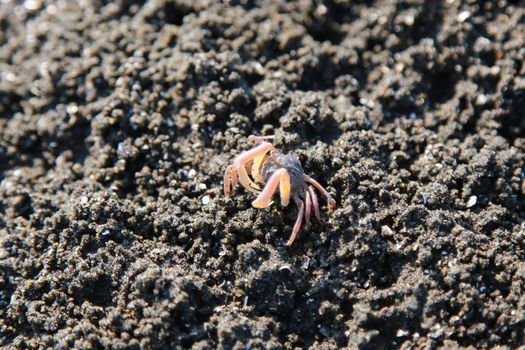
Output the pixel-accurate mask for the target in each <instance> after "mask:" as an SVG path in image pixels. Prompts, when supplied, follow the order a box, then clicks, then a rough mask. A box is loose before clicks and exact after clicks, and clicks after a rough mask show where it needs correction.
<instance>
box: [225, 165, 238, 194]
mask: <svg viewBox="0 0 525 350" xmlns="http://www.w3.org/2000/svg"><path fill="white" fill-rule="evenodd" d="M230 181H232V182H233V186H235V185H237V171H235V167H234V166H233V165H229V166H228V167H227V168H226V171H225V172H224V195H225V196H226V197H230V195H231V185H230Z"/></svg>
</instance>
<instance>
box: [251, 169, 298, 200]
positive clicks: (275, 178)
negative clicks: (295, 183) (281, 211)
mask: <svg viewBox="0 0 525 350" xmlns="http://www.w3.org/2000/svg"><path fill="white" fill-rule="evenodd" d="M277 185H279V191H280V193H281V204H282V206H283V207H286V206H287V205H288V203H289V202H290V175H288V171H286V169H279V170H277V171H276V172H275V173H273V175H272V176H270V179H269V180H268V182H267V183H266V186H264V188H263V190H262V192H261V193H260V194H259V196H257V198H256V199H255V200H254V201H253V202H252V205H253V207H254V208H267V207H268V206H270V202H271V200H272V196H273V194H274V193H275V190H276V189H277Z"/></svg>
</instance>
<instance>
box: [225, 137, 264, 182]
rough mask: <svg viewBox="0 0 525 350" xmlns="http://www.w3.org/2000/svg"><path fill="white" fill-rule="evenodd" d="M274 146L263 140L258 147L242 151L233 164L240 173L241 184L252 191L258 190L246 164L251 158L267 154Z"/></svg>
mask: <svg viewBox="0 0 525 350" xmlns="http://www.w3.org/2000/svg"><path fill="white" fill-rule="evenodd" d="M272 148H273V145H272V144H271V143H268V142H264V141H263V142H262V143H261V144H260V145H258V146H257V147H255V148H253V149H251V150H249V151H246V152H243V153H241V154H240V155H239V156H238V157H237V158H235V160H234V161H233V166H234V167H235V170H237V173H238V175H239V182H240V183H241V185H242V186H243V187H244V188H246V189H247V190H249V191H252V192H258V191H257V188H258V186H257V185H256V184H255V183H254V182H253V181H252V180H251V179H250V177H249V176H248V171H247V170H246V168H245V166H244V165H245V164H246V163H248V162H249V161H251V160H254V159H255V158H256V157H258V156H260V155H265V154H266V153H268V151H270V150H271V149H272Z"/></svg>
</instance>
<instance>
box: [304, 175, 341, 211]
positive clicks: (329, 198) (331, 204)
mask: <svg viewBox="0 0 525 350" xmlns="http://www.w3.org/2000/svg"><path fill="white" fill-rule="evenodd" d="M304 181H306V182H309V183H311V184H312V185H314V187H315V188H317V189H318V190H319V191H320V192H321V193H322V194H323V195H324V196H325V197H326V200H327V201H328V208H329V209H330V210H332V209H334V208H335V200H334V199H333V198H332V196H331V195H330V193H328V191H327V190H325V188H324V187H323V186H321V184H320V183H319V182H317V181H315V180H314V179H312V178H311V177H310V176H308V175H305V176H304Z"/></svg>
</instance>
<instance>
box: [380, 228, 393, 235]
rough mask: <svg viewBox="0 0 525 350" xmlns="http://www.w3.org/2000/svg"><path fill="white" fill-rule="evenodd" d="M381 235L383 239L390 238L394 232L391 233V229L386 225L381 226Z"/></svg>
mask: <svg viewBox="0 0 525 350" xmlns="http://www.w3.org/2000/svg"><path fill="white" fill-rule="evenodd" d="M381 233H382V234H383V236H385V237H391V236H393V235H394V231H392V229H391V228H390V227H388V226H387V225H383V226H381Z"/></svg>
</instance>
